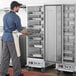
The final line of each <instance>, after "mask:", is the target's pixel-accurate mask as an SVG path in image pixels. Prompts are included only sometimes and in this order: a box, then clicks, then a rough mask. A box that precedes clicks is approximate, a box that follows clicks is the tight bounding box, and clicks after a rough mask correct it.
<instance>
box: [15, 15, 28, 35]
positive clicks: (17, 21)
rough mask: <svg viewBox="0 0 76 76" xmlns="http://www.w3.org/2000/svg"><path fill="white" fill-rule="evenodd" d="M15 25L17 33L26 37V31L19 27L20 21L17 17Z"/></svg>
mask: <svg viewBox="0 0 76 76" xmlns="http://www.w3.org/2000/svg"><path fill="white" fill-rule="evenodd" d="M15 23H16V27H17V30H18V31H19V32H21V33H22V34H24V35H27V34H28V32H27V30H26V29H24V28H22V27H21V20H20V18H19V16H18V17H17V19H16V20H15Z"/></svg>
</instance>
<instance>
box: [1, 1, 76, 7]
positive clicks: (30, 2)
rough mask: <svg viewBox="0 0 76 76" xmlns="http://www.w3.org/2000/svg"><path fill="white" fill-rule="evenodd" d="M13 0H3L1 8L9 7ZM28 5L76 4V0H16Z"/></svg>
mask: <svg viewBox="0 0 76 76" xmlns="http://www.w3.org/2000/svg"><path fill="white" fill-rule="evenodd" d="M11 1H13V0H1V1H0V8H4V7H9V6H10V3H11ZM15 1H18V2H20V3H22V4H25V5H27V6H29V5H44V4H69V3H70V4H73V3H74V4H76V0H15Z"/></svg>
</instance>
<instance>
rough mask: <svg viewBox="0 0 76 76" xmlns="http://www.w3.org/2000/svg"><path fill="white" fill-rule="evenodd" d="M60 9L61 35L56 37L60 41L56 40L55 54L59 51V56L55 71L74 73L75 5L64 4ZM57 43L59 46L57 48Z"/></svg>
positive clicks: (75, 46)
mask: <svg viewBox="0 0 76 76" xmlns="http://www.w3.org/2000/svg"><path fill="white" fill-rule="evenodd" d="M61 7H62V15H61V16H62V21H61V23H62V24H61V34H60V35H59V34H58V35H57V36H60V37H61V41H59V40H57V52H58V51H59V50H61V55H60V59H59V58H58V57H57V62H58V63H57V64H56V69H57V70H61V71H68V72H76V5H74V4H65V5H61ZM59 30H60V29H59ZM57 38H58V37H57ZM59 43H61V46H58V45H59ZM57 56H58V54H57ZM75 76H76V75H75Z"/></svg>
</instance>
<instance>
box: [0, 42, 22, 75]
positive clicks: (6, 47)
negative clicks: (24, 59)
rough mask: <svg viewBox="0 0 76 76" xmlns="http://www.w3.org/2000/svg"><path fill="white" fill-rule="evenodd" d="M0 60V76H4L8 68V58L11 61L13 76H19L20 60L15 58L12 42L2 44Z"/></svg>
mask: <svg viewBox="0 0 76 76" xmlns="http://www.w3.org/2000/svg"><path fill="white" fill-rule="evenodd" d="M2 43H3V47H2V60H1V68H0V76H5V75H6V74H7V71H8V68H9V61H10V58H11V59H12V64H13V69H14V76H18V75H19V74H21V64H20V58H19V57H17V53H16V49H15V44H14V42H2Z"/></svg>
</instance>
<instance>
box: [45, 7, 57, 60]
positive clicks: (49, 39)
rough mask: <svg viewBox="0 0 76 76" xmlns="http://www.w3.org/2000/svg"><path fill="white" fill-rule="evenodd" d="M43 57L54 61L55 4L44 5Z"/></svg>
mask: <svg viewBox="0 0 76 76" xmlns="http://www.w3.org/2000/svg"><path fill="white" fill-rule="evenodd" d="M45 59H46V60H47V61H56V6H46V7H45Z"/></svg>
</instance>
